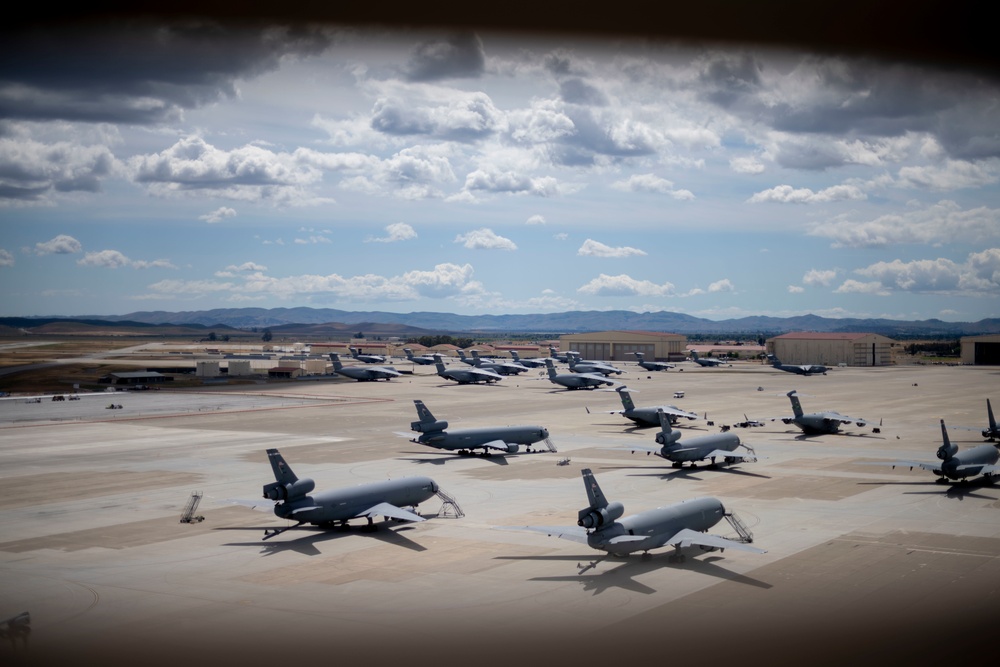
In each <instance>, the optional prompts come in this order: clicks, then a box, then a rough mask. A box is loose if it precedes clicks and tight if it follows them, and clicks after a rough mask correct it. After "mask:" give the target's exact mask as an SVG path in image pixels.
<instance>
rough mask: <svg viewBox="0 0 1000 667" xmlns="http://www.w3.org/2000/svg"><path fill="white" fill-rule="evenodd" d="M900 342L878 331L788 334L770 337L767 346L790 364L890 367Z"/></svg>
mask: <svg viewBox="0 0 1000 667" xmlns="http://www.w3.org/2000/svg"><path fill="white" fill-rule="evenodd" d="M898 345H899V343H897V342H896V341H894V340H893V339H891V338H888V337H886V336H882V335H880V334H875V333H817V332H810V331H805V332H801V331H800V332H796V333H787V334H782V335H780V336H775V337H774V338H768V339H767V341H766V343H765V347H766V349H767V353H768V354H773V355H774V356H776V357H777V358H778V359H780V360H781V361H782V362H783V363H786V364H824V365H826V366H837V365H841V364H843V365H845V366H889V365H892V364H893V363H894V358H893V353H894V349H895V348H896V347H897V346H898Z"/></svg>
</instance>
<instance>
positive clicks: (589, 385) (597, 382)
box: [545, 359, 621, 389]
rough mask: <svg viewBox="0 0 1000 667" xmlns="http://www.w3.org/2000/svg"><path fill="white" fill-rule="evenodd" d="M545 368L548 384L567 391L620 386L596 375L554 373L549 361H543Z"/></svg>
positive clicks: (553, 367) (614, 381)
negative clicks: (547, 374) (564, 388)
mask: <svg viewBox="0 0 1000 667" xmlns="http://www.w3.org/2000/svg"><path fill="white" fill-rule="evenodd" d="M545 367H546V368H547V369H548V373H549V382H551V383H552V384H557V385H560V386H562V387H566V388H567V389H593V388H595V387H603V386H605V385H607V386H609V387H613V386H615V385H621V382H618V381H617V380H609V379H608V378H607V377H605V376H603V375H600V374H598V373H556V367H555V366H553V365H552V360H551V359H546V360H545Z"/></svg>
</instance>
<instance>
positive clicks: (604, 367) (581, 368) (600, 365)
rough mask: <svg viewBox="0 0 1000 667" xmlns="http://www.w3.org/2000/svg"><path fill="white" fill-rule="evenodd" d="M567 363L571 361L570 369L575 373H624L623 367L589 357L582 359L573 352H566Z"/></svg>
mask: <svg viewBox="0 0 1000 667" xmlns="http://www.w3.org/2000/svg"><path fill="white" fill-rule="evenodd" d="M566 359H567V363H569V369H570V371H572V372H573V373H591V374H593V373H600V374H601V375H611V374H612V373H617V374H618V375H621V374H622V369H620V368H616V367H614V366H612V365H611V364H606V363H604V362H601V361H591V360H589V359H581V358H580V357H579V355H577V354H575V353H573V352H567V353H566Z"/></svg>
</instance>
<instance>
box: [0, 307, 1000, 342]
mask: <svg viewBox="0 0 1000 667" xmlns="http://www.w3.org/2000/svg"><path fill="white" fill-rule="evenodd" d="M38 320H45V321H47V322H53V321H57V320H75V321H78V322H87V323H88V324H93V323H95V322H101V321H103V322H117V323H120V324H121V323H125V322H128V323H129V324H134V325H136V326H139V325H142V324H146V325H151V324H157V325H163V324H168V325H172V326H189V327H196V328H202V327H206V328H210V327H231V328H234V329H258V330H259V329H264V328H269V329H271V330H272V331H274V333H278V332H279V329H280V330H282V331H285V332H287V333H292V332H293V331H294V332H301V333H307V332H312V333H313V334H314V335H324V334H327V333H329V334H333V333H341V334H342V333H344V332H346V331H352V332H353V331H362V332H364V333H366V334H373V333H377V334H379V335H400V336H408V335H422V334H432V333H454V332H461V333H479V334H493V333H496V334H502V333H538V334H561V333H582V332H586V331H607V330H627V331H629V330H635V331H663V332H670V333H679V334H713V335H721V334H743V335H746V334H757V333H766V334H778V333H785V332H789V331H818V332H828V333H838V332H865V333H879V334H882V335H885V336H890V337H953V336H962V335H976V334H987V333H1000V318H990V319H983V320H980V321H978V322H944V321H942V320H937V319H931V320H919V321H904V320H889V319H857V318H841V319H834V318H829V317H819V316H818V315H802V316H798V317H764V316H755V317H741V318H737V319H729V320H708V319H705V318H701V317H693V316H691V315H685V314H683V313H674V312H665V311H661V312H655V313H635V312H632V311H627V310H591V311H569V312H564V313H546V314H534V315H456V314H454V313H430V312H417V313H387V312H380V311H362V312H353V311H346V310H336V309H332V308H306V307H300V308H218V309H214V310H201V311H186V312H178V313H171V312H166V311H148V312H135V313H128V314H126V315H120V316H98V315H87V316H81V317H74V318H55V317H47V318H0V325H6V326H13V327H21V328H26V327H28V326H30V325H29V324H28V323H30V322H37V321H38ZM292 325H297V326H292ZM303 325H311V326H303ZM319 325H322V326H319Z"/></svg>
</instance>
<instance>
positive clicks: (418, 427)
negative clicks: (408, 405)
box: [410, 419, 448, 433]
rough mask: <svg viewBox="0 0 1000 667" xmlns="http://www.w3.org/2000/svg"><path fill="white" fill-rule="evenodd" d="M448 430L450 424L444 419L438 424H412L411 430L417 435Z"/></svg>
mask: <svg viewBox="0 0 1000 667" xmlns="http://www.w3.org/2000/svg"><path fill="white" fill-rule="evenodd" d="M446 428H448V422H446V421H445V420H443V419H439V420H437V421H436V422H410V430H411V431H416V432H417V433H432V432H434V431H443V430H445V429H446Z"/></svg>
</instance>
